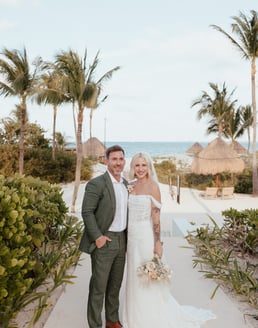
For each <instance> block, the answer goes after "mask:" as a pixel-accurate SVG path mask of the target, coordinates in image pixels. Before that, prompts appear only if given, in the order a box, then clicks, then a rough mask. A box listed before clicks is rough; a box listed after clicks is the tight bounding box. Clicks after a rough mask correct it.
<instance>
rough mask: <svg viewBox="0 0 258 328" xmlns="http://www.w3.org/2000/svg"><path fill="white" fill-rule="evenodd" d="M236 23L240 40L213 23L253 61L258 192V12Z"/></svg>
mask: <svg viewBox="0 0 258 328" xmlns="http://www.w3.org/2000/svg"><path fill="white" fill-rule="evenodd" d="M233 21H234V23H232V24H231V27H232V32H233V33H235V34H236V36H237V37H238V38H239V42H238V41H237V40H236V39H234V38H233V37H232V36H231V35H230V34H229V33H227V32H226V31H224V30H223V29H222V28H221V27H219V26H217V25H211V27H213V28H214V29H215V30H217V31H219V32H221V33H222V34H224V35H225V36H226V37H227V38H228V39H229V40H230V41H231V42H232V44H233V45H234V46H235V47H236V48H237V50H239V51H240V54H241V55H242V57H243V58H244V59H246V60H249V61H250V63H251V83H252V108H253V161H252V171H253V174H252V175H253V178H252V179H253V194H258V173H257V158H256V130H257V126H256V124H257V119H256V117H257V115H256V114H257V113H256V92H255V88H256V86H255V76H256V58H257V57H258V17H257V12H256V11H254V10H251V17H250V18H248V17H247V16H246V15H244V14H243V13H242V12H240V14H239V17H236V16H235V17H233Z"/></svg>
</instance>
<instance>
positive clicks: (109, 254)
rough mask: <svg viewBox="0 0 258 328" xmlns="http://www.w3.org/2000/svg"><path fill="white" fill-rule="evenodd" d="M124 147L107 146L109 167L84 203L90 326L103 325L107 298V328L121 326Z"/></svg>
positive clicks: (92, 183) (83, 247) (83, 248)
mask: <svg viewBox="0 0 258 328" xmlns="http://www.w3.org/2000/svg"><path fill="white" fill-rule="evenodd" d="M124 156H125V153H124V150H123V148H122V147H120V146H119V145H114V146H112V147H109V148H108V149H107V150H106V165H107V171H106V172H105V173H104V174H102V175H100V176H98V177H96V178H93V179H92V180H90V181H89V182H88V183H87V185H86V188H85V194H84V199H83V203H82V217H83V221H84V226H85V229H84V233H83V236H82V239H81V242H80V250H81V251H83V252H86V253H89V254H90V256H91V269H92V276H91V279H90V285H89V295H88V308H87V318H88V323H89V328H101V327H102V319H101V312H102V309H103V302H104V299H105V316H106V328H121V327H122V325H121V323H120V321H119V313H118V312H119V292H120V288H121V284H122V280H123V273H124V266H125V253H126V227H127V199H128V191H127V188H126V187H127V182H126V180H125V179H123V178H122V177H121V174H122V172H123V169H124V166H125V158H124Z"/></svg>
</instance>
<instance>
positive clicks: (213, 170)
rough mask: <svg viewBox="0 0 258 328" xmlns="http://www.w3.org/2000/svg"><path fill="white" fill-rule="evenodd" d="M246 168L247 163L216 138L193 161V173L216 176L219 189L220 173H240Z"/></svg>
mask: <svg viewBox="0 0 258 328" xmlns="http://www.w3.org/2000/svg"><path fill="white" fill-rule="evenodd" d="M244 168H245V163H244V161H243V160H242V159H241V158H240V157H239V155H238V154H237V152H236V151H235V150H233V149H232V147H230V146H229V145H228V144H227V143H226V142H225V141H223V140H222V139H221V138H216V139H215V140H213V141H212V142H210V143H209V145H208V146H207V147H205V148H204V149H203V150H201V151H200V152H199V153H198V154H197V155H196V157H195V158H194V159H193V162H192V165H191V172H193V173H196V174H205V175H208V174H212V175H216V185H217V187H218V174H219V173H222V172H230V173H240V172H242V171H243V170H244Z"/></svg>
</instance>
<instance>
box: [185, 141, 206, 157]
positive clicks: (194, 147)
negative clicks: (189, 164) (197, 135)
mask: <svg viewBox="0 0 258 328" xmlns="http://www.w3.org/2000/svg"><path fill="white" fill-rule="evenodd" d="M201 150H203V146H202V145H201V144H200V143H199V142H196V143H194V144H193V145H192V146H191V147H190V148H188V149H187V151H186V153H187V154H191V155H196V154H198V153H199V152H200V151H201Z"/></svg>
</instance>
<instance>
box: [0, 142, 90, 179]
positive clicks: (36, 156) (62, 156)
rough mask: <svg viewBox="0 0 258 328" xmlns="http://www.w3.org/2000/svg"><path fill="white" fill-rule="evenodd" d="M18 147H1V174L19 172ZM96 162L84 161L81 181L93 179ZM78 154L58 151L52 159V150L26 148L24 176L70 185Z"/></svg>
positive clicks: (73, 176) (73, 177)
mask: <svg viewBox="0 0 258 328" xmlns="http://www.w3.org/2000/svg"><path fill="white" fill-rule="evenodd" d="M18 154H19V150H18V146H17V145H0V158H1V161H0V174H2V175H4V176H9V177H11V176H14V175H15V174H16V173H17V172H18ZM95 163H96V161H93V160H91V159H83V160H82V168H81V179H82V180H84V181H86V180H89V179H90V178H91V177H92V165H93V164H95ZM75 168H76V154H75V153H73V152H66V151H57V152H56V158H55V160H53V159H52V149H51V148H40V147H37V148H35V147H34V148H26V150H25V156H24V174H26V175H31V176H33V177H35V178H40V179H42V180H47V181H48V182H50V183H68V182H72V181H74V179H75Z"/></svg>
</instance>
